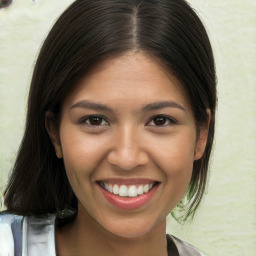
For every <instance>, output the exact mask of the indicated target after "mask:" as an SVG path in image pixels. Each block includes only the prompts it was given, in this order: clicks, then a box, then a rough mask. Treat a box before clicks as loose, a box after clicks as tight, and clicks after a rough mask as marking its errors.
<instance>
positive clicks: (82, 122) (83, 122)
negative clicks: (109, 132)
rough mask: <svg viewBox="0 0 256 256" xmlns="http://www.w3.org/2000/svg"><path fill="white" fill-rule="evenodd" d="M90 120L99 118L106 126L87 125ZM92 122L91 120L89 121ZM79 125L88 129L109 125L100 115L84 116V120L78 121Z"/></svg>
mask: <svg viewBox="0 0 256 256" xmlns="http://www.w3.org/2000/svg"><path fill="white" fill-rule="evenodd" d="M92 118H99V119H101V120H102V121H104V122H106V124H103V125H102V124H98V125H97V124H91V123H87V122H88V121H89V122H90V119H92ZM91 121H92V120H91ZM78 123H79V124H82V125H87V126H90V127H101V126H105V125H109V122H108V121H107V119H106V118H105V117H103V116H101V115H90V116H86V117H84V118H82V119H81V120H80V121H78Z"/></svg>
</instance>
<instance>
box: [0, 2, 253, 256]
mask: <svg viewBox="0 0 256 256" xmlns="http://www.w3.org/2000/svg"><path fill="white" fill-rule="evenodd" d="M71 2H72V0H55V1H50V0H38V1H33V0H16V1H15V2H14V3H13V4H12V5H11V6H10V7H8V8H6V9H1V10H0V187H1V188H3V186H4V184H5V183H6V181H7V178H8V173H9V170H10V169H11V166H12V164H13V161H14V158H15V154H16V152H17V148H18V145H19V142H20V140H21V136H22V133H23V127H24V118H25V112H26V99H27V94H28V87H29V82H30V78H31V73H32V69H33V63H34V61H35V58H36V56H37V53H38V50H39V47H40V45H41V43H42V41H43V39H44V37H45V35H46V33H47V32H48V31H49V29H50V27H51V25H52V23H53V22H54V20H55V19H56V18H57V17H58V15H59V14H60V13H61V12H62V11H63V10H64V9H65V8H66V7H67V6H68V5H69V4H70V3H71ZM189 2H190V3H191V5H192V6H193V7H194V8H195V9H196V10H197V12H198V14H199V15H200V17H201V18H202V19H203V21H204V23H205V24H206V27H207V29H208V31H209V35H210V38H211V41H212V45H213V49H214V53H215V58H216V66H217V74H218V81H219V82H218V97H219V106H218V113H217V135H216V147H215V151H214V154H213V158H212V165H211V177H210V181H209V184H208V189H207V194H206V196H205V198H204V201H203V203H202V205H201V207H200V209H199V211H198V213H197V215H196V217H195V220H194V222H193V223H192V224H190V225H189V224H188V225H185V226H180V225H179V224H177V223H176V222H175V221H174V220H173V219H172V218H170V219H169V222H168V232H170V233H172V234H174V235H176V236H178V237H180V238H182V239H185V240H186V241H188V242H190V243H192V244H193V245H196V246H197V247H198V248H200V249H201V250H202V251H203V252H205V253H206V255H208V256H216V255H221V256H222V255H228V256H230V255H232V256H241V255H246V256H253V255H256V1H255V0H189Z"/></svg>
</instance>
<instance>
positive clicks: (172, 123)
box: [147, 115, 178, 128]
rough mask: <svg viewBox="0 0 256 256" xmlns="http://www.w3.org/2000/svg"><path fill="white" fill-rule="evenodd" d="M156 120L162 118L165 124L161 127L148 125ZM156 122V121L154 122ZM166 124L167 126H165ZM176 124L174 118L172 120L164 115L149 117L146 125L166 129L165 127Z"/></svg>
mask: <svg viewBox="0 0 256 256" xmlns="http://www.w3.org/2000/svg"><path fill="white" fill-rule="evenodd" d="M156 118H163V119H164V120H165V124H163V125H156V124H154V125H150V123H151V122H153V121H154V119H156ZM155 121H156V120H155ZM166 122H168V123H167V124H166ZM177 123H178V122H177V120H175V119H174V118H172V117H170V116H166V115H156V116H153V117H151V118H150V120H149V122H147V125H149V126H155V127H160V128H161V127H166V126H170V125H175V124H177Z"/></svg>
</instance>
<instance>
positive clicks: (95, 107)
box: [71, 100, 114, 112]
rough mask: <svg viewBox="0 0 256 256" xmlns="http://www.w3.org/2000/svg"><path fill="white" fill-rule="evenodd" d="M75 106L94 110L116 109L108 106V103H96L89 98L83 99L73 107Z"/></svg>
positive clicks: (112, 110) (110, 110) (111, 110)
mask: <svg viewBox="0 0 256 256" xmlns="http://www.w3.org/2000/svg"><path fill="white" fill-rule="evenodd" d="M73 108H88V109H92V110H103V111H109V112H114V109H113V108H111V107H108V106H106V105H103V104H101V103H96V102H92V101H88V100H81V101H79V102H77V103H76V104H74V105H73V106H72V107H71V109H73Z"/></svg>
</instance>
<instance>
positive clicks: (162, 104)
mask: <svg viewBox="0 0 256 256" xmlns="http://www.w3.org/2000/svg"><path fill="white" fill-rule="evenodd" d="M73 108H88V109H92V110H101V111H108V112H115V110H114V108H111V107H109V106H106V105H104V104H101V103H96V102H92V101H88V100H82V101H79V102H77V103H76V104H74V105H73V106H71V109H73ZM162 108H177V109H181V110H183V111H185V112H186V109H185V108H184V107H183V106H182V105H180V104H178V103H176V102H174V101H159V102H154V103H150V104H146V105H144V106H143V107H142V112H148V111H154V110H158V109H162Z"/></svg>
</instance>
